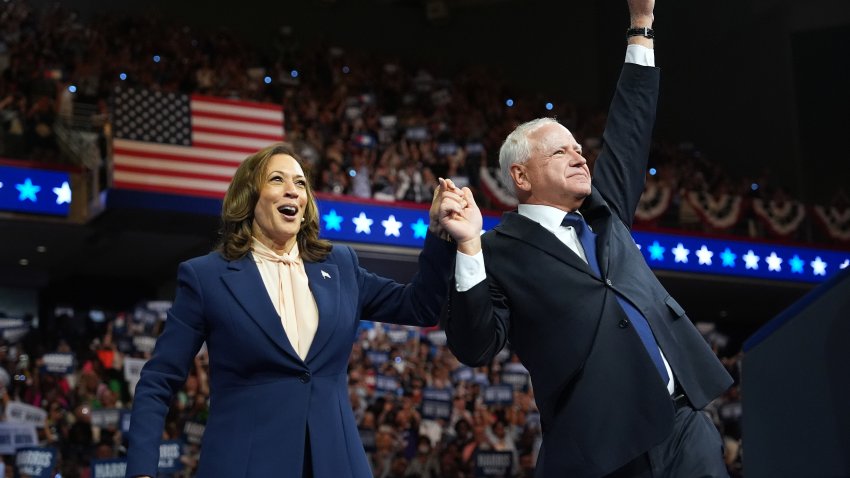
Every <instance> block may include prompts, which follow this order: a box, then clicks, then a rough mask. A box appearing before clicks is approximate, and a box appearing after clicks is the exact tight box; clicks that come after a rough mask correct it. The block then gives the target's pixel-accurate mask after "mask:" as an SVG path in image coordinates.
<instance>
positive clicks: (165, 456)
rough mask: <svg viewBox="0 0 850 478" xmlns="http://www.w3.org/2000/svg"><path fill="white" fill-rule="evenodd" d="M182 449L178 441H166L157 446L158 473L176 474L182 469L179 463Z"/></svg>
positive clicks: (181, 464)
mask: <svg viewBox="0 0 850 478" xmlns="http://www.w3.org/2000/svg"><path fill="white" fill-rule="evenodd" d="M181 454H182V448H181V445H180V442H179V441H178V440H168V441H164V442H162V443H160V445H159V467H158V470H159V473H160V474H164V475H167V474H170V473H176V472H178V471H180V470H182V469H183V462H181V461H180V455H181Z"/></svg>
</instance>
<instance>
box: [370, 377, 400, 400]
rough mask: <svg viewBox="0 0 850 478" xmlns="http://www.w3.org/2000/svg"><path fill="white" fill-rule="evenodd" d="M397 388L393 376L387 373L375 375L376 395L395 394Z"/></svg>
mask: <svg viewBox="0 0 850 478" xmlns="http://www.w3.org/2000/svg"><path fill="white" fill-rule="evenodd" d="M398 389H399V386H398V380H396V378H395V377H390V376H389V375H377V376H375V392H376V393H377V394H378V395H384V394H387V393H389V394H392V395H395V394H396V393H398Z"/></svg>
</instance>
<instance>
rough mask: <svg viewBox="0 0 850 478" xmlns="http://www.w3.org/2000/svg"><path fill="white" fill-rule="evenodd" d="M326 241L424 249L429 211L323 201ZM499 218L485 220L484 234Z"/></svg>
mask: <svg viewBox="0 0 850 478" xmlns="http://www.w3.org/2000/svg"><path fill="white" fill-rule="evenodd" d="M319 206H320V208H319V210H320V217H319V220H320V223H321V235H322V237H324V238H326V239H330V240H343V241H352V242H368V243H370V244H387V245H393V246H405V247H422V244H423V242H424V240H425V234H426V233H427V232H428V223H429V221H430V220H429V218H428V208H427V206H423V207H410V208H407V207H403V206H402V207H399V205H398V204H381V203H366V202H363V203H354V202H346V201H334V200H327V199H321V200H320V201H319ZM498 222H499V218H497V217H493V216H485V217H484V230H485V231H486V230H489V229H492V228H493V227H495V226H496V224H498Z"/></svg>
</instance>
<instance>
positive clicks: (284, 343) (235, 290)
mask: <svg viewBox="0 0 850 478" xmlns="http://www.w3.org/2000/svg"><path fill="white" fill-rule="evenodd" d="M221 279H222V281H224V284H225V286H227V288H228V290H230V293H231V294H233V297H234V298H235V299H236V301H237V302H238V303H239V305H241V306H242V308H243V309H245V312H246V313H247V314H248V317H250V318H251V319H252V320H253V321H254V322H256V324H257V325H258V326H259V327H260V328H261V329H262V330H263V332H265V333H266V335H268V336H269V338H270V339H272V341H273V342H274V343H275V344H276V345H277V346H278V347H280V349H281V350H283V351H284V352H285V353H286V354H287V355H289V356H290V358H292V359H293V360H296V361H298V362H300V361H301V358H300V357H299V356H298V354H297V353H296V352H295V349H293V348H292V344H291V343H289V339H288V338H287V337H286V332H284V330H283V324H281V322H280V315H278V313H277V311H276V310H275V308H274V305H273V304H272V301H271V299H270V298H269V294H268V292H266V286H265V284H264V283H263V278H262V277H260V271H259V269H257V265H256V264H255V263H254V259H253V258H252V257H251V254H247V255H246V256H245V257H243V258H241V259H237V260H235V261H231V262H230V264H229V265H228V272H226V273H224V274H223V275H222V276H221ZM320 323H321V322H320Z"/></svg>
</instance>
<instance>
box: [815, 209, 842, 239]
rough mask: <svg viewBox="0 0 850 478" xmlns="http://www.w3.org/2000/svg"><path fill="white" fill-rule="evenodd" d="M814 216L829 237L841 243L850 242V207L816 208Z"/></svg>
mask: <svg viewBox="0 0 850 478" xmlns="http://www.w3.org/2000/svg"><path fill="white" fill-rule="evenodd" d="M812 209H813V210H814V213H815V214H814V216H815V217H816V218H817V219H818V223H819V224H820V225H821V226H822V227H823V229H824V230H825V231H826V233H827V234H829V237H831V238H833V239H838V240H839V241H850V207H846V208H844V209H838V208H837V207H835V206H831V207H829V208H825V207H823V206H815V207H814V208H812Z"/></svg>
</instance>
